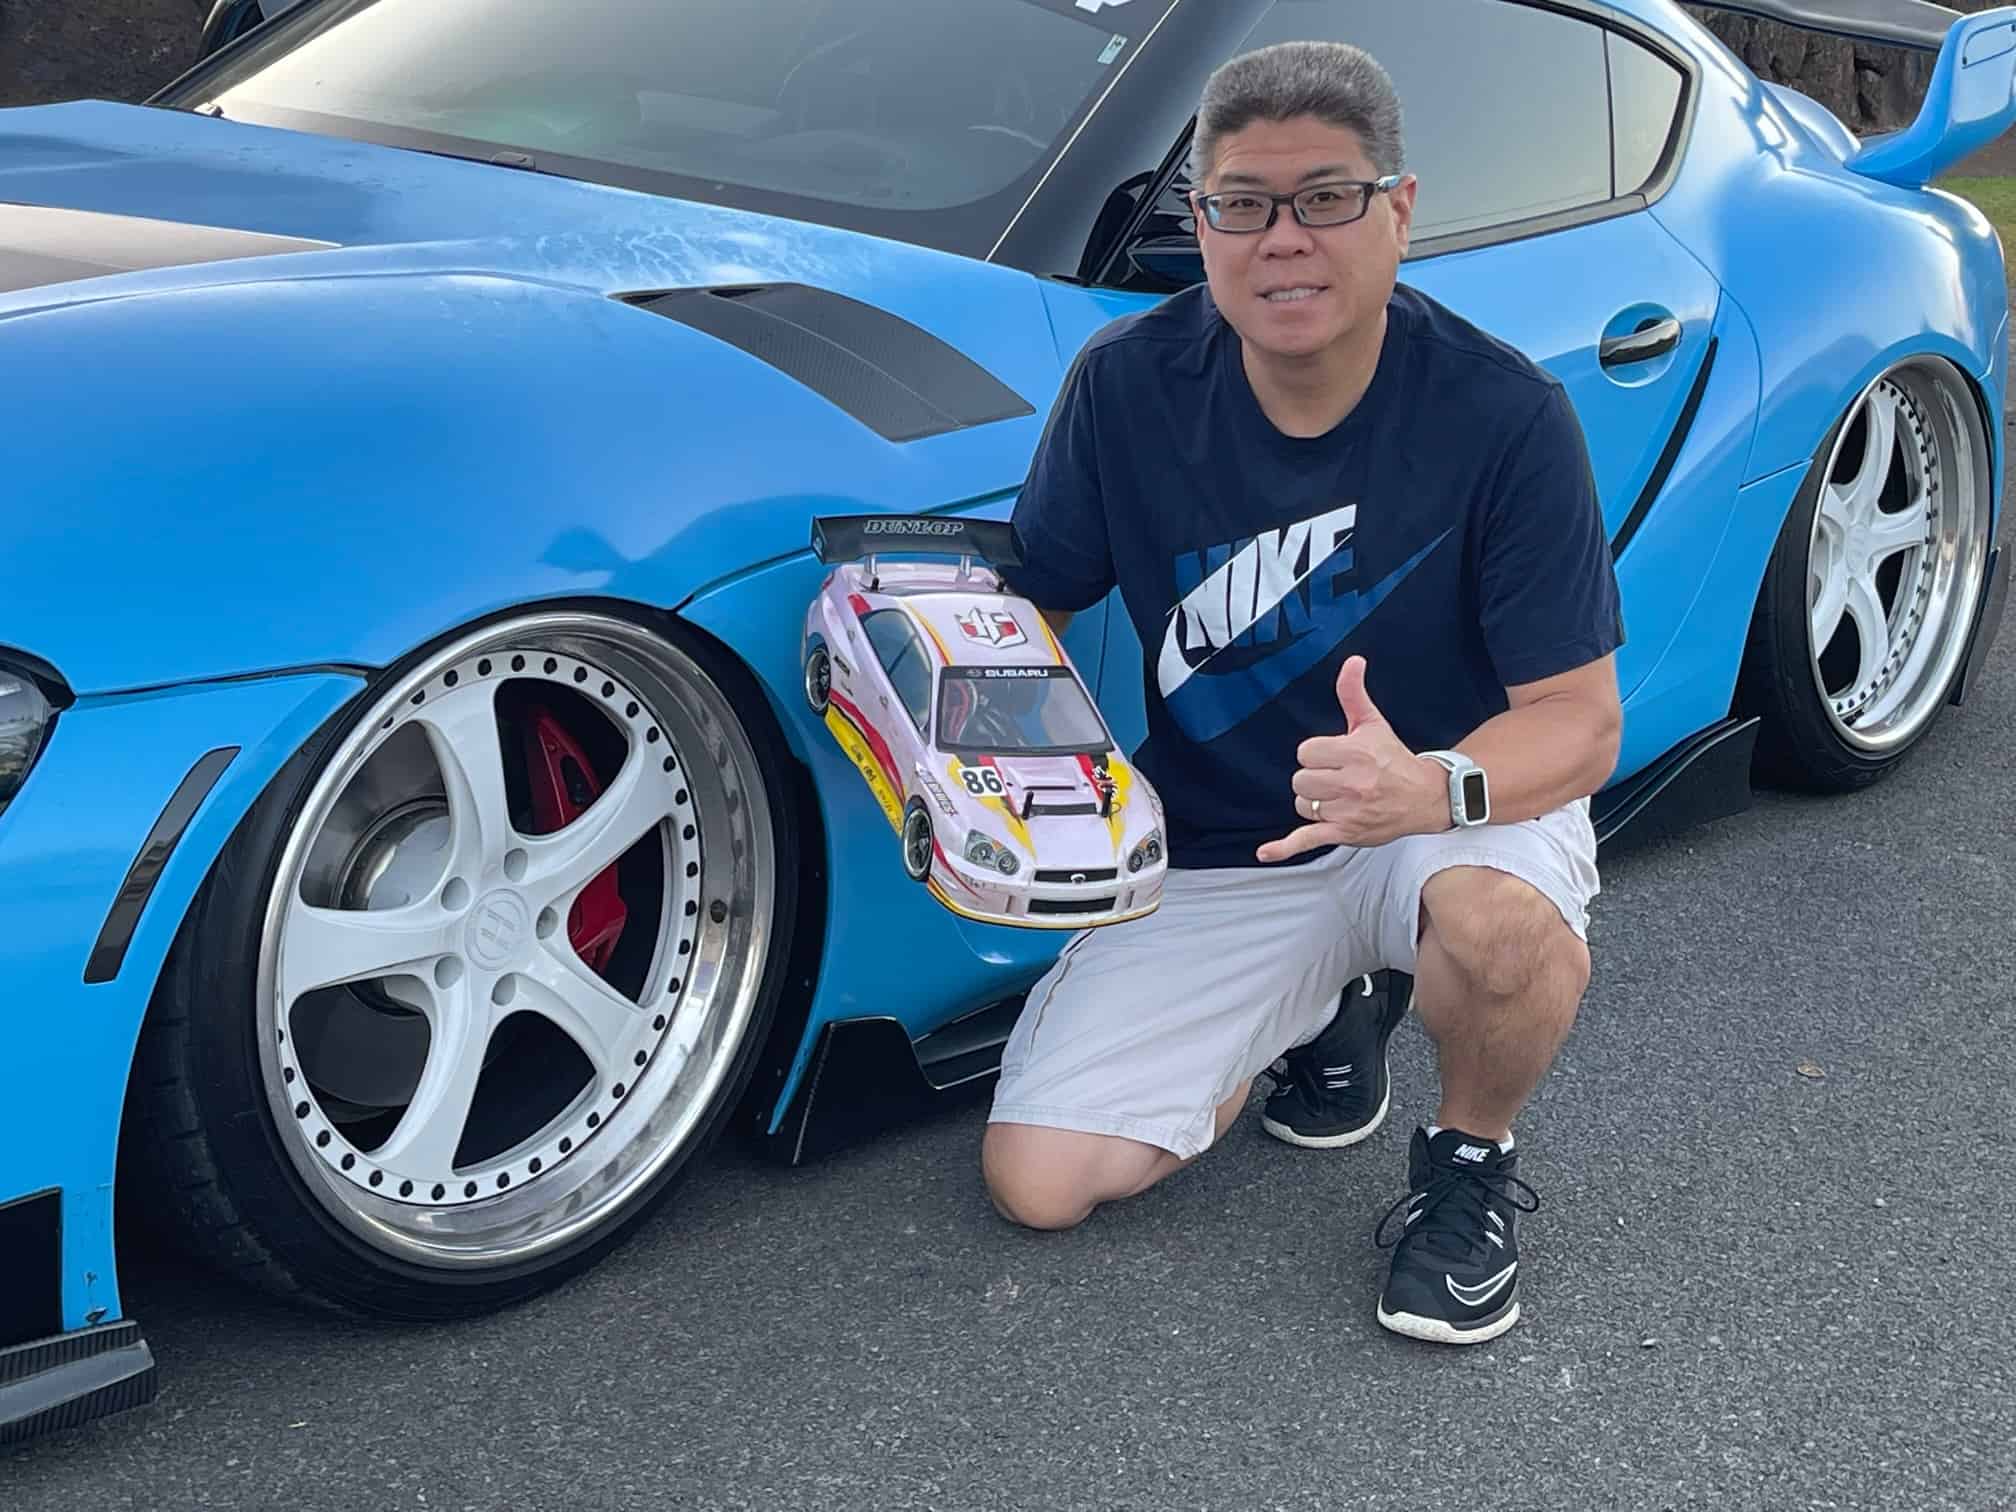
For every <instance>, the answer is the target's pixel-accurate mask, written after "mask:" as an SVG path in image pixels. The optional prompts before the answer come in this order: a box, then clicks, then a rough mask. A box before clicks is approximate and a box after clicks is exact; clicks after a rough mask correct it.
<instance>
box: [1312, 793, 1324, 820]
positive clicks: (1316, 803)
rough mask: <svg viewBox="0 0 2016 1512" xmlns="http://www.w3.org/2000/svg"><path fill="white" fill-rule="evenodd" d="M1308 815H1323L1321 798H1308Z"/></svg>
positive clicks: (1318, 816) (1315, 816)
mask: <svg viewBox="0 0 2016 1512" xmlns="http://www.w3.org/2000/svg"><path fill="white" fill-rule="evenodd" d="M1309 817H1310V818H1311V819H1321V818H1322V817H1323V800H1322V799H1321V798H1311V799H1310V800H1309Z"/></svg>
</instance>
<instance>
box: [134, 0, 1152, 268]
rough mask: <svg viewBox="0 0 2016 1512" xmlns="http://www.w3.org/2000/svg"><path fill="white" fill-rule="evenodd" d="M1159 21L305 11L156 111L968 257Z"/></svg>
mask: <svg viewBox="0 0 2016 1512" xmlns="http://www.w3.org/2000/svg"><path fill="white" fill-rule="evenodd" d="M1169 3H1170V0H1140V3H1131V4H1129V5H1127V6H1126V8H1124V9H1122V8H1112V7H1111V6H1110V4H1109V5H1086V4H1084V3H1082V0H761V3H760V4H755V5H752V4H750V3H749V0H319V3H313V4H309V5H307V6H304V7H303V8H302V10H301V11H299V12H297V13H295V14H293V15H291V16H283V17H281V18H280V19H279V20H278V21H277V22H275V23H274V24H273V26H272V27H271V28H270V33H269V34H268V35H266V36H263V37H260V38H258V39H256V40H248V41H247V43H246V44H245V45H244V46H242V47H240V48H238V49H235V50H234V51H233V52H231V53H229V54H227V55H226V56H225V57H223V58H220V59H219V61H218V63H217V64H216V65H215V66H214V67H213V68H211V69H206V70H203V71H201V72H199V73H198V74H196V75H194V76H192V77H191V78H189V79H188V80H186V81H185V82H184V84H183V85H181V86H180V87H178V88H177V89H176V90H174V91H173V92H172V93H170V94H166V95H163V96H162V97H161V98H160V100H159V102H158V103H161V104H165V105H175V106H182V107H185V108H195V107H197V106H203V107H206V108H213V109H215V110H217V111H219V112H221V113H222V114H223V115H224V116H225V117H226V118H228V119H230V120H235V121H251V122H255V123H258V124H266V125H276V126H283V127H290V128H295V129H301V130H308V131H317V132H324V133H328V134H332V135H339V136H350V137H356V138H361V139H364V140H369V141H375V142H380V143H387V144H390V145H395V146H406V147H415V148H419V149H421V150H427V151H437V152H447V153H450V154H453V155H458V156H471V157H477V158H481V159H489V158H491V157H493V156H494V155H495V154H496V153H498V152H510V153H515V154H521V155H523V156H524V157H529V158H531V159H532V162H531V163H530V164H529V165H528V164H525V163H523V162H522V161H520V162H518V163H517V164H516V166H521V167H523V166H531V167H536V168H538V169H541V170H544V171H548V172H553V173H559V174H563V175H567V176H571V177H578V178H585V179H591V180H595V181H599V182H605V183H615V184H620V185H623V186H626V187H630V188H639V189H644V190H646V191H650V192H659V193H666V194H673V195H680V196H684V197H688V198H694V199H703V200H708V201H711V202H714V203H720V204H728V205H734V206H737V207H741V208H747V209H755V210H763V211H768V212H773V213H777V214H783V215H789V216H793V217H796V218H799V219H805V220H813V221H821V222H826V223H829V224H835V225H845V226H849V227H852V228H855V229H860V230H867V231H871V232H875V233H878V234H883V235H889V236H893V237H900V238H903V239H906V240H913V241H919V242H923V243H926V244H930V245H937V246H942V247H945V248H947V249H948V250H955V251H962V252H967V253H976V252H977V253H984V252H986V251H987V250H989V249H990V248H991V247H992V245H993V243H994V241H995V240H996V239H998V237H999V236H1000V234H1001V233H1002V232H1003V231H1004V230H1005V229H1006V227H1007V226H1008V225H1009V224H1010V223H1011V222H1012V221H1013V219H1014V217H1015V214H1016V212H1017V211H1018V210H1019V209H1020V208H1021V206H1022V205H1023V204H1024V203H1025V202H1026V201H1027V199H1028V197H1029V195H1030V193H1031V192H1032V191H1033V190H1034V188H1035V186H1036V184H1037V183H1038V181H1039V180H1040V179H1041V177H1042V175H1043V173H1044V172H1045V171H1046V169H1047V168H1048V167H1049V166H1050V165H1051V163H1052V162H1053V160H1054V159H1055V158H1056V157H1057V155H1058V154H1059V153H1060V152H1061V151H1062V150H1063V149H1064V147H1065V146H1066V145H1067V144H1068V142H1069V140H1070V138H1071V136H1072V134H1073V132H1074V131H1075V130H1076V128H1077V127H1078V125H1079V124H1080V123H1081V122H1082V121H1083V119H1084V117H1085V116H1086V114H1087V113H1088V111H1089V110H1090V109H1091V108H1092V107H1093V106H1095V105H1096V104H1097V101H1098V98H1099V96H1100V94H1101V93H1102V92H1103V91H1104V89H1105V88H1106V86H1107V85H1108V83H1109V82H1110V81H1111V80H1112V78H1113V77H1114V76H1115V74H1116V73H1117V71H1118V69H1119V67H1120V65H1121V64H1122V62H1123V61H1124V60H1125V59H1126V58H1127V57H1128V55H1129V53H1130V50H1131V49H1133V48H1134V47H1136V46H1137V45H1138V44H1139V41H1140V39H1141V37H1142V36H1143V35H1145V33H1146V32H1147V31H1148V30H1150V29H1151V27H1152V23H1153V20H1154V18H1155V17H1157V16H1159V14H1160V13H1161V12H1162V11H1163V10H1165V9H1167V7H1168V4H1169ZM1102 12H1103V15H1104V18H1105V19H1101V13H1102Z"/></svg>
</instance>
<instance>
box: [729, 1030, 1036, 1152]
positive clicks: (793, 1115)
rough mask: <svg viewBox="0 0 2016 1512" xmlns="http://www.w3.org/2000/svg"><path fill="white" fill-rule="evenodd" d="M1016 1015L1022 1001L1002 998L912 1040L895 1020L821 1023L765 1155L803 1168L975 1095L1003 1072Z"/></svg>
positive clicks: (764, 1146) (765, 1144)
mask: <svg viewBox="0 0 2016 1512" xmlns="http://www.w3.org/2000/svg"><path fill="white" fill-rule="evenodd" d="M1021 1011H1022V997H1021V996H1020V995H1017V996H1015V997H1011V998H1003V999H1001V1000H1000V1001H999V1002H995V1003H989V1004H988V1005H987V1006H986V1007H984V1008H981V1009H978V1010H976V1011H975V1012H972V1013H969V1014H967V1015H965V1016H964V1017H963V1018H957V1019H954V1020H953V1021H952V1022H951V1023H949V1024H947V1025H945V1026H944V1027H943V1028H941V1029H934V1030H933V1031H932V1032H931V1033H929V1034H927V1035H925V1036H924V1037H923V1038H922V1039H920V1040H916V1041H912V1040H911V1038H910V1035H909V1033H908V1031H906V1030H905V1029H904V1027H903V1026H902V1024H900V1023H899V1022H897V1021H896V1020H895V1019H893V1018H857V1019H839V1020H836V1021H834V1022H833V1023H830V1024H827V1025H826V1026H825V1028H823V1029H821V1030H820V1031H819V1041H818V1043H817V1044H816V1045H815V1046H814V1047H813V1050H812V1060H811V1063H810V1064H809V1065H807V1066H806V1068H805V1074H804V1076H802V1077H801V1078H799V1082H798V1090H797V1093H796V1095H794V1096H793V1097H792V1099H791V1104H790V1106H789V1107H787V1108H786V1109H785V1110H784V1117H783V1119H782V1121H781V1122H780V1123H779V1124H778V1127H777V1129H776V1131H775V1132H774V1133H770V1134H766V1135H763V1136H762V1138H761V1141H760V1143H761V1147H762V1149H763V1151H764V1153H765V1154H766V1155H768V1156H770V1157H771V1158H772V1159H774V1160H777V1161H780V1162H782V1163H783V1164H786V1165H802V1164H804V1163H805V1162H807V1161H811V1160H818V1159H821V1158H822V1157H824V1156H827V1155H830V1154H832V1153H833V1152H834V1151H836V1150H840V1149H843V1148H845V1147H846V1146H848V1145H852V1144H856V1143H858V1142H860V1141H862V1140H865V1139H867V1138H869V1137H871V1136H873V1135H875V1134H878V1133H881V1132H882V1131H884V1130H886V1129H890V1128H894V1127H896V1126H898V1125H900V1124H904V1123H908V1122H911V1121H912V1120H914V1119H916V1118H918V1117H920V1116H922V1115H923V1114H925V1113H926V1112H928V1111H930V1110H931V1109H933V1108H936V1107H939V1106H942V1105H944V1104H947V1103H950V1102H955V1101H958V1100H960V1099H961V1098H964V1097H967V1096H977V1095H978V1094H979V1093H980V1092H981V1091H982V1090H983V1089H984V1088H985V1086H986V1084H987V1083H988V1082H989V1081H990V1080H991V1079H992V1078H993V1077H994V1075H995V1074H996V1073H997V1072H998V1071H999V1070H1000V1069H1001V1050H1002V1047H1003V1046H1004V1045H1006V1044H1007V1043H1008V1035H1009V1032H1010V1031H1011V1030H1013V1029H1014V1027H1015V1019H1016V1016H1017V1015H1018V1014H1020V1013H1021Z"/></svg>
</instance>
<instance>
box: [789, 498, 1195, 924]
mask: <svg viewBox="0 0 2016 1512" xmlns="http://www.w3.org/2000/svg"><path fill="white" fill-rule="evenodd" d="M813 547H814V550H815V552H816V553H817V555H818V557H819V559H820V561H822V562H825V563H827V564H829V565H830V566H831V567H832V569H833V570H832V571H831V572H829V573H828V574H827V576H826V579H825V582H824V583H823V585H822V586H821V588H820V591H819V594H818V596H817V597H816V598H814V600H813V601H812V604H811V606H810V608H809V609H808V610H807V612H806V617H805V642H804V665H805V696H806V699H807V701H808V702H809V703H810V704H811V706H812V709H813V711H814V712H815V713H817V714H819V715H820V716H821V717H822V718H823V719H824V720H825V722H826V727H827V729H828V730H830V731H831V732H832V734H833V737H834V739H835V740H836V741H838V742H839V744H840V747H841V749H842V750H843V751H845V752H846V753H847V756H848V757H849V759H850V760H851V761H852V762H853V763H854V766H855V768H856V769H857V770H858V771H859V772H860V773H861V775H862V777H863V778H864V779H865V780H866V782H867V784H868V787H869V790H870V791H871V792H872V793H873V794H874V796H875V798H876V800H877V802H878V803H880V805H881V807H882V811H883V813H884V814H885V815H886V816H887V817H888V820H889V823H890V825H891V826H892V827H893V828H894V829H895V830H896V832H897V834H898V836H899V837H900V842H901V843H900V846H899V851H900V854H901V858H902V862H903V866H904V868H905V870H906V871H908V872H909V874H910V876H911V877H912V878H914V879H915V880H916V881H918V882H920V883H922V884H923V885H925V886H926V887H928V888H929V889H930V890H931V893H932V896H934V897H935V898H936V899H937V900H938V901H939V902H940V903H942V904H944V906H945V907H947V908H949V909H951V910H952V911H953V912H954V913H957V914H961V915H963V916H965V917H967V918H970V919H977V920H980V921H982V922H984V923H990V924H1008V925H1015V926H1019V927H1023V928H1039V929H1085V928H1091V927H1095V926H1098V925H1104V924H1114V923H1118V922H1120V921H1121V920H1124V919H1132V918H1139V917H1140V916H1141V915H1143V914H1146V913H1150V912H1152V911H1153V910H1154V909H1155V907H1156V906H1157V905H1158V904H1159V903H1160V901H1161V895H1162V880H1163V876H1164V873H1165V871H1166V869H1167V859H1166V847H1165V844H1164V839H1163V828H1162V804H1161V800H1160V799H1159V798H1157V797H1156V795H1155V791H1154V789H1153V788H1152V787H1151V786H1150V784H1149V783H1148V781H1147V779H1145V778H1144V777H1142V776H1141V775H1140V774H1139V773H1138V772H1136V771H1135V770H1134V769H1133V767H1132V766H1131V765H1130V764H1129V763H1128V762H1127V760H1126V758H1125V757H1124V756H1123V755H1122V754H1121V753H1120V751H1119V750H1118V749H1117V747H1116V746H1115V743H1114V740H1113V736H1112V733H1111V732H1110V731H1109V730H1108V729H1107V726H1106V721H1105V720H1104V718H1102V717H1101V715H1100V713H1099V710H1098V707H1097V705H1096V704H1095V703H1094V702H1093V700H1092V697H1091V694H1090V693H1089V692H1088V691H1087V690H1086V688H1085V685H1084V683H1083V682H1082V681H1081V679H1080V678H1079V676H1078V672H1077V669H1076V668H1075V667H1074V666H1073V665H1072V664H1071V659H1070V657H1069V656H1067V655H1066V654H1065V651H1064V648H1063V646H1062V645H1061V644H1060V643H1059V642H1058V640H1057V637H1056V636H1055V635H1054V634H1053V633H1052V632H1051V629H1050V626H1049V625H1048V623H1047V622H1045V620H1044V619H1043V617H1042V615H1041V614H1040V613H1039V612H1038V611H1037V610H1036V608H1035V607H1034V606H1033V605H1032V604H1031V603H1030V602H1029V601H1028V600H1027V599H1024V598H1021V597H1018V596H1016V595H1015V594H1013V593H1011V592H1009V591H1008V590H1007V589H1006V588H1005V587H1004V586H1003V583H1002V580H1001V578H1000V576H999V574H998V572H997V571H996V570H995V568H994V566H993V565H981V564H980V563H979V562H978V561H977V560H976V559H982V558H984V559H985V560H986V562H987V563H989V564H999V565H1007V566H1012V565H1014V563H1015V562H1016V561H1017V560H1019V556H1018V555H1017V550H1018V548H1017V544H1016V539H1015V535H1014V531H1013V528H1012V527H1011V526H1009V525H1007V524H1006V523H1003V522H999V521H993V520H969V519H964V518H960V517H944V516H924V517H914V518H913V517H910V516H880V515H867V516H845V517H838V518H834V517H827V518H822V519H819V520H817V521H815V522H814V524H813ZM878 553H912V554H922V553H933V554H944V555H945V556H946V557H947V558H948V559H947V560H942V561H923V562H916V561H894V562H891V561H882V560H880V559H879V557H878Z"/></svg>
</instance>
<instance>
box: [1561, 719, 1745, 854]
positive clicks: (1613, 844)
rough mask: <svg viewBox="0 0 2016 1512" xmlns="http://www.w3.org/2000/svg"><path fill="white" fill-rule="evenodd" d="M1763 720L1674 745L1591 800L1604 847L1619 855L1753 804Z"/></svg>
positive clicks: (1727, 724) (1718, 727)
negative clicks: (1754, 760) (1753, 772)
mask: <svg viewBox="0 0 2016 1512" xmlns="http://www.w3.org/2000/svg"><path fill="white" fill-rule="evenodd" d="M1757 726H1758V720H1757V719H1755V718H1754V717H1753V718H1749V719H1734V718H1731V719H1724V720H1722V721H1720V722H1719V723H1716V724H1712V725H1710V726H1708V728H1707V729H1705V730H1701V731H1699V732H1697V733H1696V734H1694V735H1691V736H1689V737H1688V738H1687V739H1686V740H1683V741H1682V742H1681V743H1680V744H1679V745H1677V746H1675V747H1673V749H1672V750H1670V751H1668V752H1667V753H1666V754H1665V755H1664V756H1661V757H1660V758H1659V759H1658V760H1657V761H1655V762H1653V763H1652V764H1651V765H1650V766H1648V767H1647V768H1645V770H1644V771H1642V772H1640V773H1639V774H1638V775H1637V776H1635V777H1633V778H1631V779H1630V780H1629V781H1626V782H1620V783H1618V784H1617V785H1616V786H1614V787H1609V788H1605V789H1604V790H1603V791H1602V792H1600V793H1598V794H1597V795H1596V797H1595V800H1594V801H1593V802H1592V803H1591V804H1590V818H1591V819H1592V820H1593V821H1594V823H1595V826H1596V844H1597V846H1598V847H1599V849H1600V851H1601V852H1603V853H1607V854H1610V855H1616V854H1618V853H1620V852H1623V851H1627V850H1634V849H1636V848H1638V847H1639V846H1643V845H1647V844H1651V843H1653V842H1655V841H1659V840H1666V839H1670V838H1672V837H1673V836H1674V835H1677V834H1680V833H1682V832H1683V831H1685V830H1690V829H1694V828H1696V827H1698V826H1700V825H1703V824H1708V823H1711V822H1712V821H1714V820H1716V819H1726V818H1728V817H1729V816H1730V815H1732V814H1740V813H1742V812H1743V811H1744V810H1745V809H1747V808H1749V807H1750V802H1751V797H1752V795H1751V789H1750V761H1751V755H1752V753H1753V752H1754V751H1755V749H1756V745H1757Z"/></svg>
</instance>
